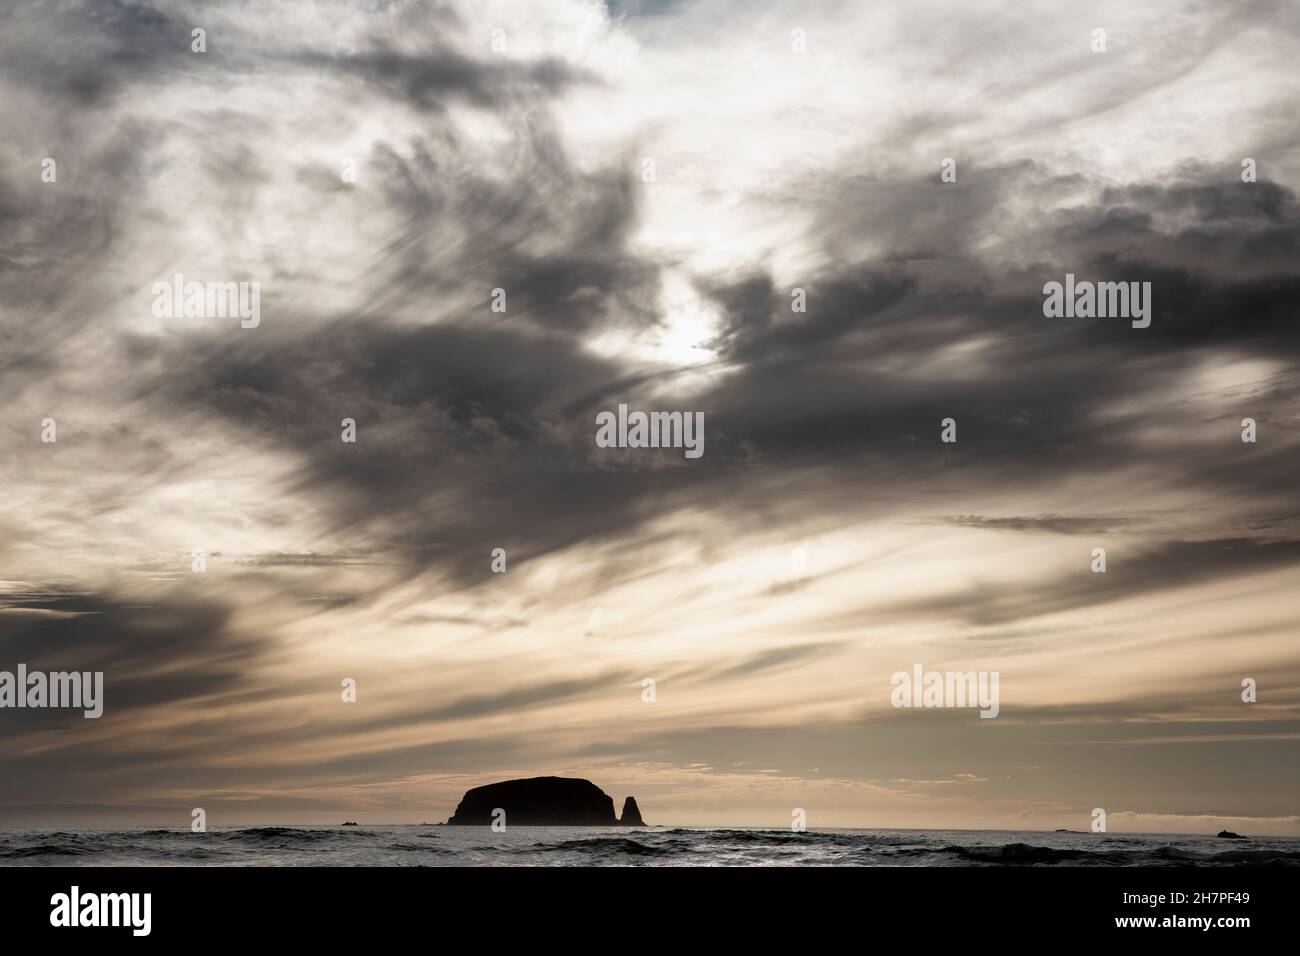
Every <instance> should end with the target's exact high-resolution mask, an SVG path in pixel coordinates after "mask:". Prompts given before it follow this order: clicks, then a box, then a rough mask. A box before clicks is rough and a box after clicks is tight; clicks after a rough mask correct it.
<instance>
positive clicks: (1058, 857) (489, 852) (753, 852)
mask: <svg viewBox="0 0 1300 956" xmlns="http://www.w3.org/2000/svg"><path fill="white" fill-rule="evenodd" d="M1188 865H1192V866H1197V865H1200V866H1300V840H1297V839H1290V838H1281V837H1254V838H1251V839H1248V840H1228V839H1220V838H1217V837H1207V836H1180V835H1171V834H1141V833H1116V834H1092V833H1067V832H1053V833H1049V832H1040V831H1016V830H1006V831H998V830H860V829H826V830H809V831H808V832H805V833H794V832H792V831H790V830H760V829H720V828H710V827H652V828H645V829H619V828H610V827H510V828H509V829H507V830H506V831H504V832H501V833H496V832H493V831H492V830H491V829H490V828H488V827H440V826H355V827H353V826H348V827H344V826H330V827H279V826H277V827H246V828H221V827H211V828H209V830H208V831H207V832H206V833H191V832H190V831H189V829H188V828H187V829H176V830H165V829H127V830H123V829H77V830H53V831H49V830H30V829H24V830H7V831H0V866H943V867H954V866H1110V867H1123V866H1188Z"/></svg>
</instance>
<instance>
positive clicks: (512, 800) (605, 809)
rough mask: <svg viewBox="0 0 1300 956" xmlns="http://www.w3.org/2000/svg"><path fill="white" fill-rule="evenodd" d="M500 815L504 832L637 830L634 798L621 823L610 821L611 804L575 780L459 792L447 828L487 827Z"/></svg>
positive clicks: (593, 787)
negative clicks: (518, 829) (512, 829)
mask: <svg viewBox="0 0 1300 956" xmlns="http://www.w3.org/2000/svg"><path fill="white" fill-rule="evenodd" d="M498 809H500V810H504V811H505V823H506V826H520V827H613V826H619V825H620V824H621V825H625V826H635V827H643V826H645V825H646V824H645V821H643V820H642V819H641V811H640V809H638V807H637V805H636V798H634V797H628V798H627V800H626V801H625V802H624V804H623V819H622V820H619V819H618V818H616V817H615V816H614V801H613V800H612V799H611V798H610V796H609V794H607V793H605V791H604V790H601V789H600V787H598V786H596V785H595V784H594V783H592V782H591V781H590V780H583V779H581V778H579V777H529V778H527V779H524V780H503V781H502V782H501V783H489V784H486V785H485V786H482V787H475V788H474V789H472V790H467V791H465V796H463V797H461V799H460V803H459V804H458V805H457V807H456V812H455V813H453V814H452V816H451V819H450V820H448V821H447V826H452V827H459V826H480V827H483V826H489V825H491V824H492V822H493V813H495V812H496V811H497V810H498Z"/></svg>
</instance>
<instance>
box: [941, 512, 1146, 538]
mask: <svg viewBox="0 0 1300 956" xmlns="http://www.w3.org/2000/svg"><path fill="white" fill-rule="evenodd" d="M944 520H946V521H947V522H948V523H949V524H955V525H959V526H960V527H963V528H985V529H987V530H990V531H1040V532H1044V533H1047V534H1114V533H1118V532H1121V531H1122V532H1131V531H1134V530H1136V529H1137V528H1138V527H1140V526H1141V525H1142V524H1143V522H1142V521H1141V520H1140V519H1136V520H1135V519H1134V518H1131V517H1127V516H1124V515H1091V516H1088V517H1077V516H1075V517H1071V516H1067V515H1016V516H1013V517H1003V518H994V517H986V516H984V515H955V516H953V517H950V518H946V519H944Z"/></svg>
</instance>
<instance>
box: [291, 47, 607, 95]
mask: <svg viewBox="0 0 1300 956" xmlns="http://www.w3.org/2000/svg"><path fill="white" fill-rule="evenodd" d="M286 60H287V61H288V62H291V63H296V64H299V65H301V66H304V67H308V68H310V69H319V70H324V71H326V72H328V73H331V74H343V75H347V76H351V77H354V78H356V79H358V80H360V81H362V82H364V83H366V84H369V85H371V86H374V87H376V88H378V89H381V90H383V91H385V92H386V93H388V94H390V95H392V96H395V97H397V98H398V99H401V100H405V101H407V102H409V103H411V104H412V105H413V106H416V107H417V108H419V109H422V110H433V111H441V110H442V109H444V108H445V107H446V104H447V102H448V100H449V99H451V98H460V99H464V100H465V101H467V102H469V103H472V104H473V105H475V106H479V107H485V108H493V107H499V106H503V105H506V104H507V103H509V102H510V101H511V100H512V99H513V98H514V97H516V96H518V95H519V94H520V93H530V94H532V93H541V94H545V95H555V94H559V93H563V92H564V91H565V90H567V89H568V88H570V87H572V86H574V85H576V84H580V83H594V82H595V81H596V78H595V77H594V76H592V75H591V74H589V73H586V72H584V71H582V70H579V69H575V68H574V67H572V66H570V65H569V64H567V63H566V62H565V61H563V60H557V59H552V58H548V59H544V60H539V61H537V62H534V63H517V62H514V61H511V60H506V59H504V58H502V59H501V60H500V61H499V62H496V63H492V62H483V61H481V60H477V59H471V58H469V57H467V56H463V55H461V54H459V53H456V52H455V51H454V50H450V49H441V50H438V49H435V50H431V51H429V52H422V53H406V52H403V51H400V50H395V49H392V48H390V47H386V46H383V45H378V46H376V48H375V49H373V50H368V51H366V52H363V53H353V54H346V55H329V54H323V53H316V52H307V53H299V54H290V55H289V56H287V57H286Z"/></svg>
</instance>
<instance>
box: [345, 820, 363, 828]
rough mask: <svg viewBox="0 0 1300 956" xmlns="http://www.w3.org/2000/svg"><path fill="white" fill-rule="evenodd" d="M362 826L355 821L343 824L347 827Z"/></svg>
mask: <svg viewBox="0 0 1300 956" xmlns="http://www.w3.org/2000/svg"><path fill="white" fill-rule="evenodd" d="M360 825H361V824H359V823H357V822H355V821H354V820H348V821H347V822H346V823H344V824H343V826H345V827H357V826H360Z"/></svg>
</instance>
